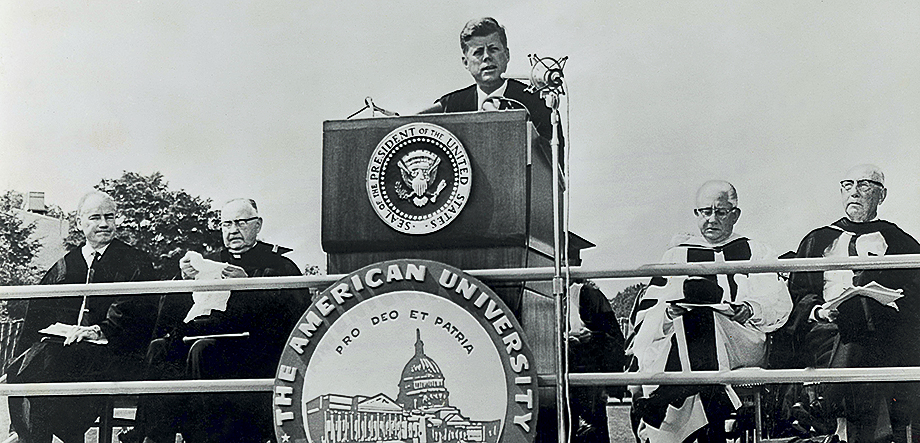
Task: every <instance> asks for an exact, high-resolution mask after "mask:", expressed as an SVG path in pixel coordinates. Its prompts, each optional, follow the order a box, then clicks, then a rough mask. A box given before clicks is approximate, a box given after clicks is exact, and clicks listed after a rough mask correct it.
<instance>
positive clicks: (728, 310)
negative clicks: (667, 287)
mask: <svg viewBox="0 0 920 443" xmlns="http://www.w3.org/2000/svg"><path fill="white" fill-rule="evenodd" d="M668 303H671V304H673V305H675V306H680V307H681V308H684V309H687V310H693V309H696V308H705V309H712V310H713V311H716V312H718V313H719V314H722V315H725V316H728V317H731V316H733V315H735V310H734V309H732V307H731V305H729V304H728V303H714V304H713V303H685V302H682V301H680V300H675V301H672V302H668Z"/></svg>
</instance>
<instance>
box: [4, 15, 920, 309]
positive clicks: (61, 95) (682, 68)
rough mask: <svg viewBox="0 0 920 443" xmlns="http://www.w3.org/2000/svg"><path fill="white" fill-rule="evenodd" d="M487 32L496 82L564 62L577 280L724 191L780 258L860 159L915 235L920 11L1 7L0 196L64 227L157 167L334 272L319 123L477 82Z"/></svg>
mask: <svg viewBox="0 0 920 443" xmlns="http://www.w3.org/2000/svg"><path fill="white" fill-rule="evenodd" d="M480 16H492V17H495V18H496V19H498V21H499V22H500V23H502V24H503V25H504V26H505V27H506V29H507V32H508V46H509V48H510V51H511V63H510V64H509V68H508V72H509V74H512V75H526V74H527V73H529V72H530V67H529V63H528V61H527V58H526V56H527V54H531V53H536V54H538V55H540V56H543V57H547V56H548V57H555V58H561V57H563V56H567V57H568V62H567V63H566V65H565V72H564V74H565V80H566V86H567V94H566V95H565V96H564V97H563V98H564V100H563V103H562V109H563V113H562V118H563V121H564V123H565V124H566V125H567V133H566V140H567V143H568V144H569V148H570V149H571V162H570V165H571V210H570V220H571V222H570V225H571V230H572V231H573V232H575V233H577V234H579V235H581V236H583V237H585V238H587V239H588V240H590V241H592V242H593V243H595V244H597V247H595V248H592V249H590V250H587V251H584V252H583V254H582V256H583V258H584V265H585V266H587V267H591V268H604V267H617V268H622V267H632V266H638V265H641V264H645V263H652V262H656V261H658V260H659V259H660V257H661V255H662V253H663V252H664V250H665V248H666V246H667V244H668V241H669V240H670V239H671V238H672V237H673V236H674V235H675V234H677V233H681V232H693V231H695V230H696V223H695V218H694V216H693V214H692V208H693V206H694V202H693V200H694V195H695V192H696V189H697V187H698V186H699V185H700V184H702V183H703V182H704V181H706V180H709V179H716V178H718V179H725V180H729V181H730V182H732V183H733V184H734V185H735V186H736V188H737V189H738V193H739V207H741V209H742V215H741V219H740V220H739V222H738V224H737V225H736V226H735V230H736V232H738V233H741V234H743V235H747V236H749V237H751V238H755V239H758V240H761V241H764V242H766V243H768V244H770V245H771V246H772V247H773V248H774V249H775V250H776V251H777V252H778V253H781V252H784V251H788V250H793V249H795V248H796V246H797V244H798V242H799V240H801V238H802V237H803V236H804V235H805V234H806V233H808V231H810V230H811V229H814V228H816V227H819V226H822V225H825V224H827V223H830V222H832V221H834V220H836V219H837V218H839V217H841V216H842V215H843V209H842V205H841V203H840V196H839V190H838V181H839V180H840V179H841V178H842V175H843V174H844V173H845V172H846V170H847V169H849V168H850V167H851V166H853V165H856V164H859V163H874V164H877V165H878V166H880V167H881V168H882V169H883V170H884V171H885V173H886V177H887V180H886V185H887V187H888V189H889V191H888V198H887V200H886V201H885V202H884V204H883V205H882V206H881V208H880V211H879V212H880V216H881V217H882V218H884V219H887V220H890V221H893V222H895V223H897V224H898V225H899V226H901V227H902V228H904V229H905V230H906V231H907V232H908V233H911V234H914V235H915V236H917V235H920V180H918V179H917V177H918V170H920V112H918V108H920V57H918V54H920V3H917V2H914V1H886V2H857V1H846V0H842V1H835V2H820V1H809V0H806V1H801V0H797V1H787V0H778V1H773V2H762V1H753V0H733V1H695V2H681V1H662V2H640V1H631V2H627V1H620V2H616V1H588V0H574V1H565V2H563V1H536V2H533V1H506V2H493V1H463V2H457V1H425V2H422V1H414V2H413V1H400V0H395V1H388V2H372V1H344V2H343V1H335V2H332V1H327V0H317V1H309V2H304V1H239V2H225V1H211V0H204V1H196V2H154V1H136V2H124V1H73V2H58V1H46V0H37V1H34V0H30V1H26V2H22V1H9V0H7V1H2V2H0V190H7V189H14V190H17V191H20V192H28V191H43V192H45V196H46V201H47V202H48V203H50V204H57V205H59V206H61V207H62V208H63V209H64V210H65V211H71V210H73V209H75V205H76V202H77V200H78V199H79V197H80V196H81V195H82V194H83V193H85V192H86V191H87V190H89V189H90V188H91V187H92V186H93V185H95V184H97V183H99V181H100V180H101V179H102V178H115V177H118V176H120V175H121V172H122V171H132V172H138V173H141V174H144V175H149V174H151V173H153V172H160V173H162V174H163V175H164V177H165V178H166V180H168V182H169V185H170V188H172V189H185V190H186V191H188V192H189V193H191V194H193V195H199V196H201V197H204V198H210V199H212V201H214V202H215V204H219V203H222V202H223V201H226V200H228V199H230V198H234V197H238V196H244V197H251V198H254V199H256V200H257V201H258V202H259V208H260V212H261V215H262V216H263V218H264V219H265V223H264V227H263V231H262V236H263V238H264V239H265V240H266V241H269V242H272V243H278V244H282V245H284V246H288V247H292V248H294V249H295V251H294V252H292V253H290V254H289V257H291V258H293V259H294V261H295V262H297V264H298V265H300V266H301V267H302V268H303V267H305V266H306V265H308V264H319V265H321V266H324V264H325V258H324V254H323V251H322V248H321V245H320V208H321V201H320V200H321V199H320V187H321V176H320V175H321V154H322V123H323V121H326V120H338V119H344V118H345V117H347V116H348V115H350V114H352V113H353V112H355V111H357V110H358V109H360V108H361V107H363V106H364V98H365V97H367V96H370V97H372V98H373V99H374V102H375V103H376V104H377V105H378V106H381V107H383V108H386V109H389V110H392V111H396V112H399V113H400V114H402V115H407V114H412V113H414V112H416V111H418V110H421V109H423V108H425V107H427V106H428V105H430V104H431V103H432V101H433V100H434V99H435V98H437V97H439V96H441V95H443V94H444V93H446V92H449V91H452V90H455V89H459V88H462V87H464V86H466V85H469V84H470V83H471V82H472V80H471V78H470V76H469V73H468V72H466V71H465V70H464V69H463V66H462V64H461V61H460V55H461V54H460V49H459V43H458V35H459V31H460V29H461V28H462V27H463V24H464V23H465V22H466V21H467V20H469V19H471V18H474V17H480ZM601 283H602V287H603V288H605V290H606V291H607V292H608V295H610V294H609V292H610V291H616V290H617V288H618V287H621V286H623V285H625V284H627V283H630V282H623V281H604V282H601Z"/></svg>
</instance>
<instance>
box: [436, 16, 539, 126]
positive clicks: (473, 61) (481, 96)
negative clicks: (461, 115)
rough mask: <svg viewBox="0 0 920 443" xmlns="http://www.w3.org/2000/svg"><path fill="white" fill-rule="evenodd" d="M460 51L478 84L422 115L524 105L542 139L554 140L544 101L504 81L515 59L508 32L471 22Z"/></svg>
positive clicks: (487, 21) (487, 20)
mask: <svg viewBox="0 0 920 443" xmlns="http://www.w3.org/2000/svg"><path fill="white" fill-rule="evenodd" d="M460 49H461V50H462V51H463V56H462V57H461V58H460V59H461V61H463V66H464V67H465V68H466V70H468V71H470V75H472V76H473V80H474V81H475V82H476V84H474V85H470V86H468V87H466V88H463V89H460V90H457V91H454V92H451V93H449V94H447V95H444V96H443V97H441V98H439V99H438V100H436V101H435V104H434V105H433V106H431V107H429V108H427V109H425V110H423V111H422V112H420V113H421V114H431V113H439V112H473V111H481V110H495V109H520V108H521V105H523V107H525V108H526V109H527V111H528V112H529V113H530V120H531V121H532V122H533V124H534V126H535V127H536V128H537V132H538V133H539V134H540V136H542V137H543V138H545V139H547V140H551V139H552V136H553V127H552V124H551V123H550V113H551V110H550V109H549V108H548V107H547V106H546V103H545V102H544V100H543V99H541V98H540V97H539V96H538V95H536V94H533V93H531V92H529V91H525V89H526V88H527V85H525V84H524V83H521V82H519V81H517V80H514V79H506V78H504V77H502V75H503V74H504V73H505V70H506V69H508V60H509V59H510V58H511V57H510V54H509V52H508V37H507V36H506V35H505V28H504V27H503V26H502V25H500V24H498V21H496V20H495V19H494V18H491V17H484V18H479V19H474V20H470V21H469V22H467V23H466V26H464V27H463V30H462V31H460ZM493 97H498V98H497V99H493Z"/></svg>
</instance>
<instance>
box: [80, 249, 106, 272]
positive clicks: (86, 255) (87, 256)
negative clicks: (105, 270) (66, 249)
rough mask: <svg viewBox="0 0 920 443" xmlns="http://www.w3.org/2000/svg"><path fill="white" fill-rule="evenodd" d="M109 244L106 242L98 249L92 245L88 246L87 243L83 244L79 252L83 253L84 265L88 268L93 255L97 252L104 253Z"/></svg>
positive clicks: (91, 262)
mask: <svg viewBox="0 0 920 443" xmlns="http://www.w3.org/2000/svg"><path fill="white" fill-rule="evenodd" d="M110 244H111V243H106V244H105V245H103V246H102V247H101V248H99V249H93V247H92V246H90V245H89V243H86V244H84V245H83V248H81V249H80V252H82V253H83V260H86V267H87V268H88V267H90V266H92V264H93V255H95V254H96V253H97V252H98V253H99V255H100V256H101V255H102V254H105V250H106V249H108V248H109V245H110Z"/></svg>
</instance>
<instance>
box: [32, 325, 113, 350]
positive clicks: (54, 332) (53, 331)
mask: <svg viewBox="0 0 920 443" xmlns="http://www.w3.org/2000/svg"><path fill="white" fill-rule="evenodd" d="M73 328H75V326H74V325H65V324H64V323H55V324H53V325H51V326H48V327H47V328H45V329H42V330H40V331H38V332H39V333H40V334H45V335H50V336H53V337H62V338H66V337H67V335H68V334H70V331H71V330H73ZM83 341H85V342H89V343H93V344H96V345H107V344H109V340H108V339H107V338H105V337H103V338H100V339H95V340H89V339H87V340H83Z"/></svg>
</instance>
